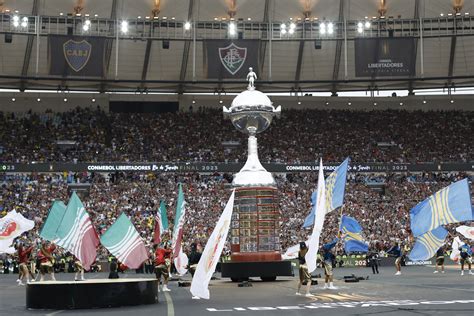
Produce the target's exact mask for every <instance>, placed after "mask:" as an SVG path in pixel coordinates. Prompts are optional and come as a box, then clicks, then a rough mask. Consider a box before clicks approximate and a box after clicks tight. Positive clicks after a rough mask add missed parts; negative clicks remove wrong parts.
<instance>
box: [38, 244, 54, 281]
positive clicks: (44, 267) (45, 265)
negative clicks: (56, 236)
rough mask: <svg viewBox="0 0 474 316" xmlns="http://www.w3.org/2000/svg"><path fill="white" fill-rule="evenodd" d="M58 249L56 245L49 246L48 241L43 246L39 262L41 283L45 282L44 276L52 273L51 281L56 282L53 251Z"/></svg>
mask: <svg viewBox="0 0 474 316" xmlns="http://www.w3.org/2000/svg"><path fill="white" fill-rule="evenodd" d="M55 249H56V246H55V245H54V244H51V245H48V243H47V242H46V241H44V242H43V243H42V244H41V248H40V250H39V251H38V260H39V261H40V273H41V279H40V281H44V276H45V274H47V273H51V280H53V281H56V278H55V277H54V269H53V264H54V258H53V251H54V250H55Z"/></svg>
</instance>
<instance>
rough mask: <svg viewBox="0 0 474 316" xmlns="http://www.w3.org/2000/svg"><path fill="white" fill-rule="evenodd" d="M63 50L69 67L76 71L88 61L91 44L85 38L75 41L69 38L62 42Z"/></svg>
mask: <svg viewBox="0 0 474 316" xmlns="http://www.w3.org/2000/svg"><path fill="white" fill-rule="evenodd" d="M63 52H64V58H65V59H66V61H67V63H68V65H69V67H71V68H72V69H73V70H74V71H75V72H78V71H81V70H82V69H83V68H84V67H85V66H86V65H87V63H88V62H89V58H90V57H91V52H92V45H91V44H90V43H89V42H87V41H86V40H82V41H80V42H77V41H74V40H72V39H71V40H68V41H67V42H66V43H64V44H63Z"/></svg>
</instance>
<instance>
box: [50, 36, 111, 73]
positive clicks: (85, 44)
mask: <svg viewBox="0 0 474 316" xmlns="http://www.w3.org/2000/svg"><path fill="white" fill-rule="evenodd" d="M106 41H107V39H105V38H101V37H82V36H56V35H51V36H49V39H48V63H49V74H50V75H57V76H64V77H67V76H87V77H102V76H103V74H104V71H105V69H104V68H105V44H106Z"/></svg>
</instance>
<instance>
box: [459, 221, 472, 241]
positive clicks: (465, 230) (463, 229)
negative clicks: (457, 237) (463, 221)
mask: <svg viewBox="0 0 474 316" xmlns="http://www.w3.org/2000/svg"><path fill="white" fill-rule="evenodd" d="M456 231H457V232H458V233H460V234H462V235H463V236H464V237H466V238H468V239H470V240H474V227H470V226H465V225H463V226H459V227H456Z"/></svg>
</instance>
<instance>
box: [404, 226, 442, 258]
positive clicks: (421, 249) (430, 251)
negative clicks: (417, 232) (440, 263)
mask: <svg viewBox="0 0 474 316" xmlns="http://www.w3.org/2000/svg"><path fill="white" fill-rule="evenodd" d="M447 235H448V231H447V230H446V229H444V228H443V226H439V227H438V228H436V229H433V230H432V231H429V232H427V233H424V234H423V235H421V236H419V237H418V238H417V239H416V242H415V245H414V246H413V249H412V250H411V252H410V254H409V255H408V258H410V260H412V261H419V260H428V259H430V258H432V257H433V256H434V255H435V253H436V251H437V250H438V249H439V248H440V247H441V246H442V245H443V244H444V239H445V238H446V236H447Z"/></svg>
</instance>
